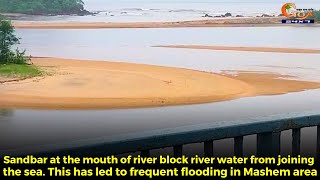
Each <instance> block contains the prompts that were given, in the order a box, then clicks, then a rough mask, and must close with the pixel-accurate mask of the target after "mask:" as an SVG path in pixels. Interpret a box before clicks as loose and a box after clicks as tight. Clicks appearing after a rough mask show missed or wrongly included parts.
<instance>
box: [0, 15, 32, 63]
mask: <svg viewBox="0 0 320 180" xmlns="http://www.w3.org/2000/svg"><path fill="white" fill-rule="evenodd" d="M19 43H20V42H19V38H18V37H16V35H15V34H14V27H13V25H12V23H11V21H8V20H5V19H4V18H3V17H0V64H26V63H27V62H28V60H30V59H29V58H26V57H25V50H24V51H20V50H19V49H16V50H15V51H12V50H11V49H12V46H15V45H18V44H19Z"/></svg>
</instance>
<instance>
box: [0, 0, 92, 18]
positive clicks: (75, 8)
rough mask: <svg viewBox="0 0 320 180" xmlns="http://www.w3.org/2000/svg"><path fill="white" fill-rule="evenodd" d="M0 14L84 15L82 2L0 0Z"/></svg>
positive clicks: (66, 0)
mask: <svg viewBox="0 0 320 180" xmlns="http://www.w3.org/2000/svg"><path fill="white" fill-rule="evenodd" d="M0 13H23V14H32V15H69V14H77V15H86V14H89V12H88V11H86V10H85V9H84V3H83V1H82V0H0Z"/></svg>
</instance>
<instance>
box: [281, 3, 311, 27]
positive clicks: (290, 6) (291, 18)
mask: <svg viewBox="0 0 320 180" xmlns="http://www.w3.org/2000/svg"><path fill="white" fill-rule="evenodd" d="M313 11H314V9H312V8H310V9H298V8H297V6H296V4H294V3H286V4H284V5H283V6H282V8H281V12H282V14H283V15H284V16H285V17H287V18H288V19H283V20H282V23H283V24H314V21H315V19H314V15H313Z"/></svg>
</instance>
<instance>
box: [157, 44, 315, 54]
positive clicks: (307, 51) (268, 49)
mask: <svg viewBox="0 0 320 180" xmlns="http://www.w3.org/2000/svg"><path fill="white" fill-rule="evenodd" d="M153 47H163V48H182V49H204V50H220V51H251V52H272V53H298V54H304V53H305V54H320V49H301V48H281V47H241V46H208V45H163V46H153Z"/></svg>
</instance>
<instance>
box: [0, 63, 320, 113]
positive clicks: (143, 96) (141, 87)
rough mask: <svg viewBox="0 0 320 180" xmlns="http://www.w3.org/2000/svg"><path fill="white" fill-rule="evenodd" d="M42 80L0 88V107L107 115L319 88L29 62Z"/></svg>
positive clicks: (116, 66) (174, 71)
mask: <svg viewBox="0 0 320 180" xmlns="http://www.w3.org/2000/svg"><path fill="white" fill-rule="evenodd" d="M33 62H34V64H36V65H38V66H40V67H42V68H44V69H46V70H47V71H48V72H51V73H52V74H51V75H47V76H45V77H38V78H32V79H27V80H22V81H19V82H6V83H1V84H0V96H1V98H0V107H2V108H31V109H111V108H136V107H151V106H168V105H181V104H195V103H208V102H217V101H225V100H231V99H236V98H240V97H247V96H258V95H272V94H283V93H288V92H295V91H302V90H306V89H314V88H320V84H319V83H315V82H304V81H294V80H286V79H278V78H279V77H280V76H279V75H274V74H259V73H249V72H240V73H239V76H231V75H220V74H213V73H205V72H200V71H194V70H187V69H179V68H169V67H160V66H150V65H141V64H129V63H116V62H99V61H80V60H66V59H57V58H37V59H33Z"/></svg>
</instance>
